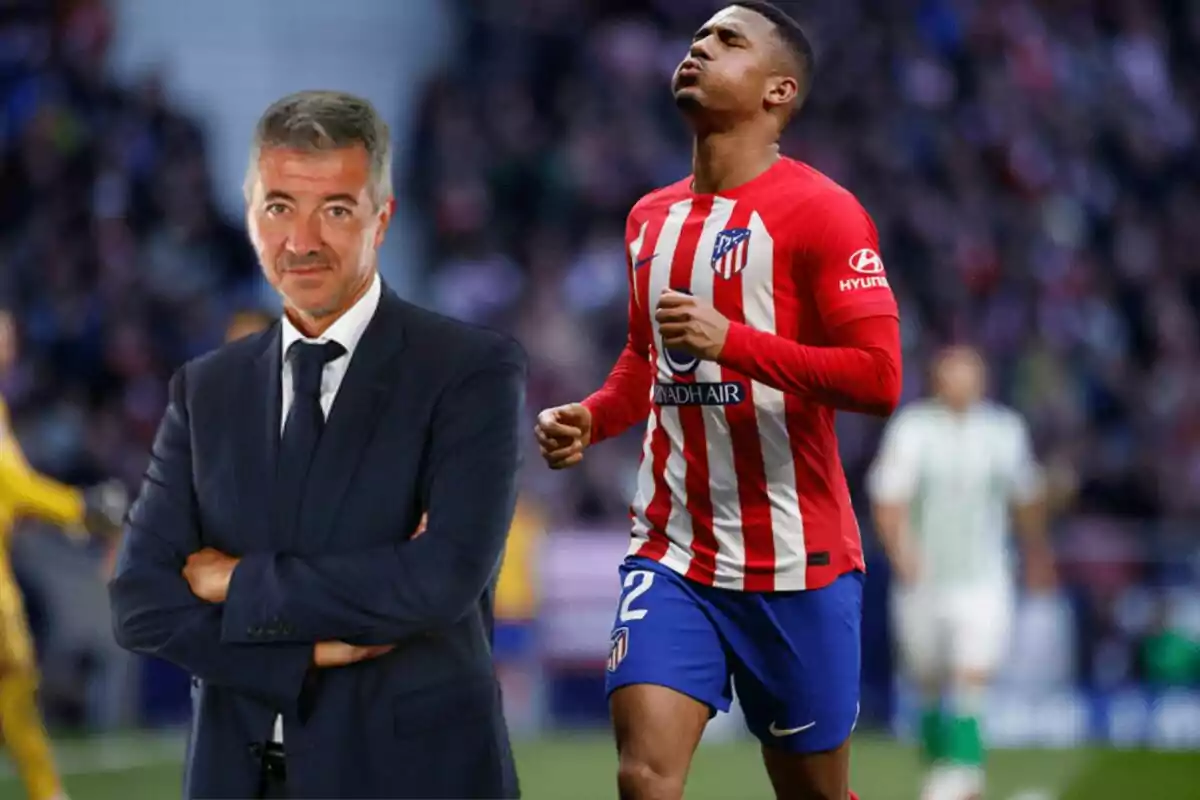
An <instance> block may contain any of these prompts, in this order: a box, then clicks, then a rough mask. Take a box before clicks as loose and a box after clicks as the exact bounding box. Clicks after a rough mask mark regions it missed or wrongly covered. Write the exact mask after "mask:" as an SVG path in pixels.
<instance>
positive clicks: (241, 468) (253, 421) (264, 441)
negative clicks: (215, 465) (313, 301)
mask: <svg viewBox="0 0 1200 800" xmlns="http://www.w3.org/2000/svg"><path fill="white" fill-rule="evenodd" d="M279 339H280V329H279V324H278V323H276V324H275V325H274V327H273V328H272V329H271V330H270V331H268V332H267V333H265V334H264V335H263V349H262V350H261V352H259V353H258V355H257V356H256V357H255V358H254V361H253V362H252V365H251V368H250V369H249V370H248V371H247V372H246V373H245V380H244V382H243V385H242V387H241V391H239V392H236V393H234V394H233V395H232V396H231V397H230V399H229V402H230V409H229V410H230V414H229V416H230V418H231V419H232V420H233V421H234V425H235V426H236V430H237V439H236V441H237V453H238V457H237V467H236V468H235V469H236V471H237V473H238V477H239V480H238V484H239V487H240V488H239V492H240V496H241V498H242V502H243V503H244V504H245V508H247V509H248V510H251V511H252V513H253V514H254V515H255V516H258V517H259V518H260V519H259V523H260V526H259V528H258V530H259V532H260V533H259V534H258V535H260V536H262V537H263V540H264V541H267V537H268V536H271V537H272V539H271V540H272V541H276V542H277V541H278V539H277V538H274V536H275V517H274V511H275V507H274V505H273V504H272V503H271V501H270V498H273V497H274V496H275V492H274V485H275V463H276V460H277V458H278V453H279V425H280V419H279V414H280V390H279V381H280V378H279V371H280V354H279V348H280V341H279Z"/></svg>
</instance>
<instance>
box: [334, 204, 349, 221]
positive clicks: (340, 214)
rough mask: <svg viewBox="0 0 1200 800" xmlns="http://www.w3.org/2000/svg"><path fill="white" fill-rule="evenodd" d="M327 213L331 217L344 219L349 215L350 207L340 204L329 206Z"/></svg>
mask: <svg viewBox="0 0 1200 800" xmlns="http://www.w3.org/2000/svg"><path fill="white" fill-rule="evenodd" d="M329 215H330V216H332V217H337V218H338V219H344V218H345V217H348V216H350V209H348V208H344V207H342V206H330V207H329Z"/></svg>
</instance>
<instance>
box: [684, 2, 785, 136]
mask: <svg viewBox="0 0 1200 800" xmlns="http://www.w3.org/2000/svg"><path fill="white" fill-rule="evenodd" d="M775 36H776V33H775V29H774V26H773V25H772V23H771V21H770V20H768V19H766V18H765V17H763V16H762V15H761V14H757V13H755V12H753V11H751V10H749V9H746V8H741V7H739V6H730V7H729V8H725V9H722V10H720V11H718V12H717V13H716V14H714V15H713V16H712V18H711V19H709V20H708V22H706V23H704V25H702V26H701V27H700V29H699V30H698V31H696V35H695V36H694V37H693V39H692V44H691V47H689V48H688V52H687V55H686V57H685V58H684V60H683V61H682V62H680V64H679V66H678V67H677V68H676V69H675V75H674V78H673V79H672V81H671V88H672V90H673V91H674V93H675V102H676V103H677V104H678V105H679V106H680V107H681V108H683V109H684V110H685V111H687V110H704V111H716V112H724V113H730V112H733V113H737V114H739V115H741V114H753V113H755V112H758V111H761V110H762V108H763V101H764V99H765V97H766V94H767V92H768V91H769V90H770V88H771V80H772V77H773V73H774V65H775V59H776V51H775V50H774V48H775V47H776V42H775V40H774V37H775Z"/></svg>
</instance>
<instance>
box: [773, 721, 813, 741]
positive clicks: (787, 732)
mask: <svg viewBox="0 0 1200 800" xmlns="http://www.w3.org/2000/svg"><path fill="white" fill-rule="evenodd" d="M816 724H817V721H816V720H813V721H812V722H810V723H808V724H807V725H801V726H800V727H799V728H780V727H777V726H776V725H775V722H774V721H772V722H771V724H770V725H769V726H768V727H767V730H768V731H770V733H771V735H772V736H775V737H782V736H792V735H794V734H797V733H801V732H803V731H806V730H808V729H809V728H811V727H813V726H814V725H816Z"/></svg>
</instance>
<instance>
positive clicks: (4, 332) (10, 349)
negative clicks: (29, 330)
mask: <svg viewBox="0 0 1200 800" xmlns="http://www.w3.org/2000/svg"><path fill="white" fill-rule="evenodd" d="M16 363H17V324H16V321H15V320H13V316H12V314H10V313H9V312H7V311H0V377H2V376H4V375H5V374H6V373H7V372H8V371H9V370H10V369H12V368H13V367H14V366H15V365H16Z"/></svg>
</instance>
